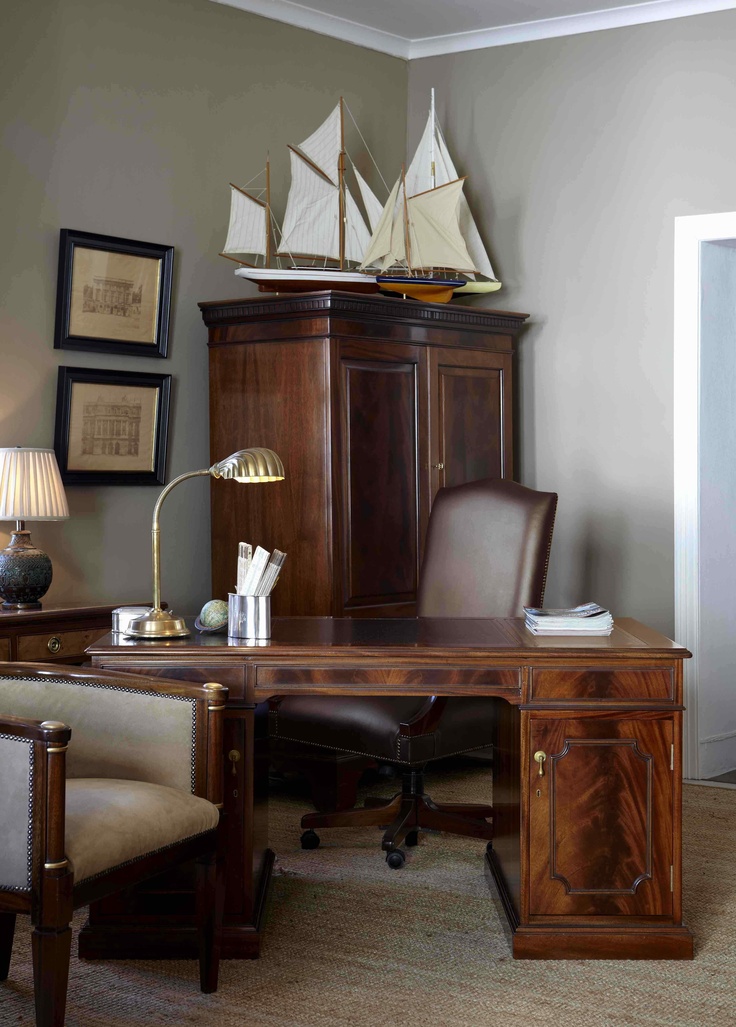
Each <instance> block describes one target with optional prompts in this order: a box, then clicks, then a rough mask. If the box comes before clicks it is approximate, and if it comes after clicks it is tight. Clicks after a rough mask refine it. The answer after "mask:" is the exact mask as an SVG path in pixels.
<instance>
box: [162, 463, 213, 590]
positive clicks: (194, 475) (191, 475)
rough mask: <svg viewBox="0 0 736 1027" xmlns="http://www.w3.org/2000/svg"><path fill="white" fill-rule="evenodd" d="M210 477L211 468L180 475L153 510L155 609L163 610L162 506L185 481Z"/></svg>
mask: <svg viewBox="0 0 736 1027" xmlns="http://www.w3.org/2000/svg"><path fill="white" fill-rule="evenodd" d="M205 474H206V475H209V474H210V468H205V469H204V470H202V471H187V472H186V474H180V475H179V477H178V478H174V480H173V481H170V482H169V484H168V485H167V486H166V488H165V489H164V490H163V491H162V493H161V495H160V496H159V497H158V499H157V500H156V505H155V506H154V508H153V522H152V524H151V551H152V557H153V609H154V610H160V609H161V543H160V531H159V514H160V512H161V506H162V504H163V501H164V500H165V499H166V497H167V496H168V494H169V492H171V490H172V489H173V488H174V486H175V485H178V484H179V483H180V482H182V481H185V480H186V479H187V478H200V477H201V476H202V475H205Z"/></svg>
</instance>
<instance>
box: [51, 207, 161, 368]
mask: <svg viewBox="0 0 736 1027" xmlns="http://www.w3.org/2000/svg"><path fill="white" fill-rule="evenodd" d="M173 267H174V247H173V246H157V245H155V244H154V243H149V242H134V241H133V240H132V239H114V238H113V237H112V236H110V235H94V234H93V233H92V232H75V231H73V230H72V229H69V228H62V230H61V238H60V240H59V277H58V283H57V289H56V330H55V333H54V349H83V350H94V351H95V352H98V353H131V354H135V355H136V356H148V357H165V356H166V351H167V347H168V342H169V313H170V309H171V278H172V272H173Z"/></svg>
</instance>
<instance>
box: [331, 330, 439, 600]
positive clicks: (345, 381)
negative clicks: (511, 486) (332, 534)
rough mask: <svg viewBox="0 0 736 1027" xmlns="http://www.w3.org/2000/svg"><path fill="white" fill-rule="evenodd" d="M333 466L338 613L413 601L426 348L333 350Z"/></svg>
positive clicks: (422, 515) (421, 512) (349, 346)
mask: <svg viewBox="0 0 736 1027" xmlns="http://www.w3.org/2000/svg"><path fill="white" fill-rule="evenodd" d="M337 375H338V376H339V389H338V396H339V402H338V424H337V425H336V429H337V430H336V431H335V433H334V437H335V438H336V439H337V442H338V444H337V446H336V454H335V456H336V459H335V458H333V460H334V467H335V475H334V479H333V481H334V490H335V493H337V494H338V495H339V494H340V493H341V495H340V500H339V502H338V503H337V504H336V511H337V518H336V520H337V525H338V532H337V535H338V539H337V542H338V546H339V549H338V556H337V559H336V560H335V566H336V567H338V568H341V571H342V574H341V579H342V580H336V581H335V586H336V596H335V607H336V610H335V612H336V615H337V616H340V615H341V614H347V615H350V614H351V613H355V612H359V611H360V610H361V609H365V610H366V611H368V610H370V609H371V608H373V609H374V612H375V610H376V609H379V610H380V609H381V608H385V607H388V606H394V607H398V609H399V610H400V609H401V607H402V606H403V605H405V604H413V603H414V601H415V599H416V590H417V579H418V574H419V551H420V550H419V546H420V538H421V535H422V533H423V530H424V523H425V522H426V517H427V512H426V509H425V504H424V502H423V497H422V491H423V490H422V488H421V485H420V481H421V477H422V472H423V469H424V468H426V465H427V441H426V439H427V428H426V423H427V414H426V399H425V396H426V352H425V350H424V349H423V348H422V347H419V346H403V345H396V344H390V343H382V344H380V345H376V344H375V343H361V342H350V343H348V342H345V343H342V344H341V345H340V348H339V366H338V368H337Z"/></svg>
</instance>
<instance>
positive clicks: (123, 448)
mask: <svg viewBox="0 0 736 1027" xmlns="http://www.w3.org/2000/svg"><path fill="white" fill-rule="evenodd" d="M170 404H171V375H170V374H147V373H145V372H137V371H102V370H100V369H98V368H90V367H60V368H59V377H58V383H57V390H56V429H55V433H54V449H55V450H56V458H57V460H58V462H59V469H60V471H61V478H62V481H64V482H65V483H66V484H67V485H163V484H164V483H165V481H166V453H167V444H168V430H169V407H170Z"/></svg>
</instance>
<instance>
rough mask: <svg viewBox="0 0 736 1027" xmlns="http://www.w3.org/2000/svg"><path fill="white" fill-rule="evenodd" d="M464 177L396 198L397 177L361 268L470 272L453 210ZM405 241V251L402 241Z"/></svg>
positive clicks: (460, 194)
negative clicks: (404, 200) (438, 269)
mask: <svg viewBox="0 0 736 1027" xmlns="http://www.w3.org/2000/svg"><path fill="white" fill-rule="evenodd" d="M464 183H465V179H463V178H458V179H455V181H454V182H447V183H446V184H445V185H443V186H439V187H438V188H436V189H428V190H427V191H426V192H422V193H419V194H418V195H416V196H408V197H407V199H406V211H405V210H404V202H403V199H402V198H400V197H399V188H400V186H401V179H398V181H397V182H396V185H395V186H394V187H393V189H392V190H391V195H390V196H389V198H388V200H387V202H386V205H385V207H384V208H383V214H382V216H381V219H380V221H379V223H378V225H377V227H376V230H375V231H374V233H373V236H372V237H371V241H370V244H369V246H368V249H367V250H366V254H365V257H364V259H363V263H362V264H361V268H362V269H364V270H366V269H367V268H368V267H369V266H370V265H376V264H378V265H379V266H380V268H381V270H382V271H386V270H387V269H388V268H390V267H393V266H395V265H407V266H408V267H410V268H419V267H421V268H423V269H428V268H436V267H437V268H445V267H449V268H452V269H453V270H455V271H462V272H463V273H465V274H472V272H473V271H474V270H475V268H474V265H473V260H472V258H471V256H470V254H469V253H468V249H467V247H466V245H465V240H464V239H463V237H462V235H461V234H460V229H459V227H458V223H457V211H458V205H459V201H460V198H461V197H462V189H463V185H464ZM407 235H408V242H409V253H408V254H407V252H406V242H407Z"/></svg>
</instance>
